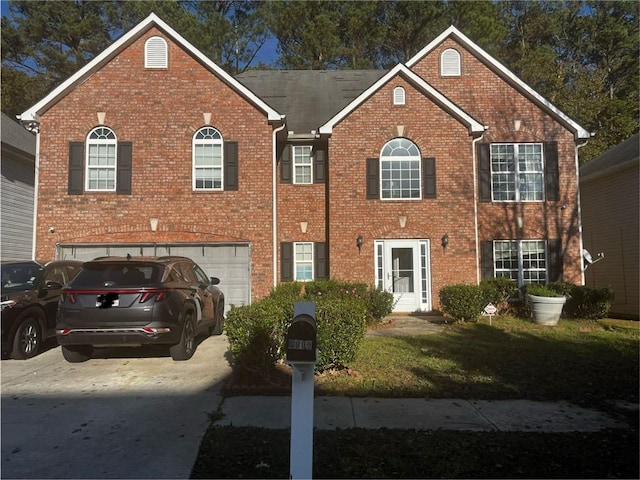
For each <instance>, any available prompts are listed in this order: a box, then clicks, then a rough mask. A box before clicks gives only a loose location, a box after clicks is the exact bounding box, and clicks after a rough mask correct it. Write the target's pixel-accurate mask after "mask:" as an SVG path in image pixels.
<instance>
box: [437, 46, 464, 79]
mask: <svg viewBox="0 0 640 480" xmlns="http://www.w3.org/2000/svg"><path fill="white" fill-rule="evenodd" d="M440 74H441V75H442V76H443V77H459V76H460V54H459V53H458V52H457V51H456V50H454V49H453V48H448V49H447V50H445V51H444V52H442V55H441V56H440Z"/></svg>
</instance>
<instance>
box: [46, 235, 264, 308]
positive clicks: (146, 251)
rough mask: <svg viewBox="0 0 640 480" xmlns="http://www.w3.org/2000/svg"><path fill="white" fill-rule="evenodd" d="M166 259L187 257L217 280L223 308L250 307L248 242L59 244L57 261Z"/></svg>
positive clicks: (249, 255)
mask: <svg viewBox="0 0 640 480" xmlns="http://www.w3.org/2000/svg"><path fill="white" fill-rule="evenodd" d="M127 254H130V255H132V256H138V255H145V256H158V257H161V256H165V255H177V256H181V257H189V258H191V259H192V260H193V261H194V262H196V263H197V264H198V265H200V267H202V269H203V270H204V271H205V272H206V274H207V275H208V276H210V277H218V278H219V279H220V285H218V286H219V287H220V290H222V291H223V293H224V296H225V309H226V310H229V307H230V306H231V305H249V303H250V301H251V248H250V245H249V244H248V243H224V244H221V243H171V244H154V243H127V244H123V243H117V244H95V243H94V244H71V243H69V244H58V245H57V248H56V258H57V259H60V260H62V259H65V260H82V261H87V260H92V259H94V258H96V257H101V256H105V255H109V256H126V255H127Z"/></svg>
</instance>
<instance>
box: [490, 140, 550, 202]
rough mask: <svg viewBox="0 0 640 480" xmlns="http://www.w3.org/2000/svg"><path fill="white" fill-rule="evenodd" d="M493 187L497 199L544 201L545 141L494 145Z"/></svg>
mask: <svg viewBox="0 0 640 480" xmlns="http://www.w3.org/2000/svg"><path fill="white" fill-rule="evenodd" d="M491 187H492V188H491V190H492V200H493V201H494V202H536V201H543V200H544V169H543V158H542V144H541V143H496V144H491Z"/></svg>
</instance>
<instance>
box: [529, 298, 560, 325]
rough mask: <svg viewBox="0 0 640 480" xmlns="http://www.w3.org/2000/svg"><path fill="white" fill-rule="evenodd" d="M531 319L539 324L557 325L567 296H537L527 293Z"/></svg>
mask: <svg viewBox="0 0 640 480" xmlns="http://www.w3.org/2000/svg"><path fill="white" fill-rule="evenodd" d="M527 297H528V299H529V303H530V304H531V313H532V315H533V320H534V321H535V322H536V323H539V324H540V325H557V324H558V321H559V320H560V315H561V314H562V307H563V306H564V304H565V302H566V301H567V297H539V296H537V295H531V294H528V295H527Z"/></svg>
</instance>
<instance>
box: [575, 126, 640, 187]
mask: <svg viewBox="0 0 640 480" xmlns="http://www.w3.org/2000/svg"><path fill="white" fill-rule="evenodd" d="M639 154H640V134H638V133H636V134H635V135H633V136H632V137H631V138H629V139H627V140H625V141H624V142H622V143H619V144H618V145H616V146H615V147H613V148H611V149H610V150H607V151H606V152H604V153H603V154H602V155H600V156H599V157H598V158H595V159H593V160H591V161H590V162H589V163H587V164H585V165H583V166H582V167H580V178H581V179H583V180H584V179H588V178H590V177H592V176H595V175H599V174H601V173H603V172H605V171H607V170H611V169H617V168H619V167H622V166H623V165H625V164H627V163H628V164H631V163H636V164H637V163H638V162H639V161H640V155H639Z"/></svg>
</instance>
